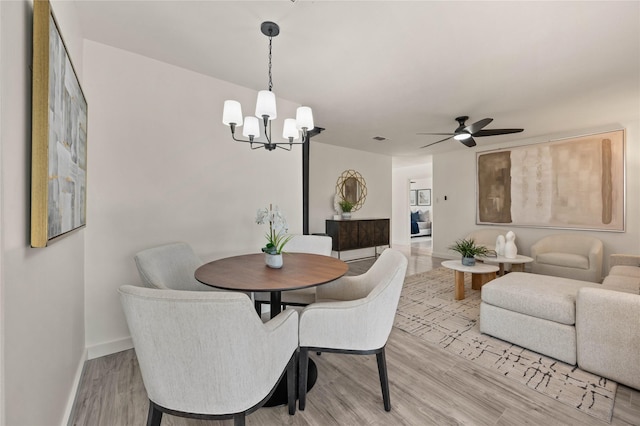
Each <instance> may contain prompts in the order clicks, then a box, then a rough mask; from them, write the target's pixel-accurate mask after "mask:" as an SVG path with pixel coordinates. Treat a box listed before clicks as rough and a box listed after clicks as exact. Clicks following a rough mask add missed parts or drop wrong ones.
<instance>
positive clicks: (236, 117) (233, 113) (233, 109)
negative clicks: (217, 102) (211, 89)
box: [222, 100, 242, 126]
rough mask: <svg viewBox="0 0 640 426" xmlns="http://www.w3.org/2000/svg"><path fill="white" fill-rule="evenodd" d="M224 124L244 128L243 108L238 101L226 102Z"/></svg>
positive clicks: (223, 115)
mask: <svg viewBox="0 0 640 426" xmlns="http://www.w3.org/2000/svg"><path fill="white" fill-rule="evenodd" d="M222 122H223V123H224V124H226V125H227V126H229V125H231V124H232V123H233V124H235V125H236V126H242V106H241V105H240V102H238V101H232V100H227V101H224V109H223V110H222Z"/></svg>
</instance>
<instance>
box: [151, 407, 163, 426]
mask: <svg viewBox="0 0 640 426" xmlns="http://www.w3.org/2000/svg"><path fill="white" fill-rule="evenodd" d="M161 421H162V411H160V410H158V409H157V408H156V407H155V405H154V404H153V402H151V401H149V414H148V415H147V426H160V422H161Z"/></svg>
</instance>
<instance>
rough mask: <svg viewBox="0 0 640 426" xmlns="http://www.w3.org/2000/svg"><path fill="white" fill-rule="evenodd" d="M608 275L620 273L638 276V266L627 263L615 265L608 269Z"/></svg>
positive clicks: (639, 268) (639, 269) (639, 272)
mask: <svg viewBox="0 0 640 426" xmlns="http://www.w3.org/2000/svg"><path fill="white" fill-rule="evenodd" d="M609 275H620V276H623V277H635V278H640V267H638V266H627V265H616V266H614V267H612V268H611V270H610V271H609Z"/></svg>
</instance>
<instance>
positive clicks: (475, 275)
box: [442, 260, 500, 300]
mask: <svg viewBox="0 0 640 426" xmlns="http://www.w3.org/2000/svg"><path fill="white" fill-rule="evenodd" d="M442 266H444V267H445V268H449V269H453V273H454V276H455V290H454V296H455V299H456V300H462V299H464V273H465V272H469V273H470V274H471V288H472V289H474V290H480V289H481V288H482V286H483V285H484V284H486V283H488V282H489V281H491V280H492V279H494V278H495V277H496V272H497V271H498V270H499V269H500V268H498V267H497V266H495V265H487V264H485V263H476V264H475V265H474V266H466V265H463V264H462V262H461V261H460V260H446V261H444V262H442Z"/></svg>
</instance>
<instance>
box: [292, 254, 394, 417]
mask: <svg viewBox="0 0 640 426" xmlns="http://www.w3.org/2000/svg"><path fill="white" fill-rule="evenodd" d="M406 272H407V258H406V257H405V256H404V255H403V254H402V253H400V252H399V251H397V250H394V249H391V248H389V249H386V250H385V251H384V252H383V253H382V255H380V257H379V258H378V260H376V262H375V263H374V264H373V265H372V266H371V268H370V269H369V270H368V271H367V272H365V273H364V274H362V275H358V276H349V277H342V278H339V279H337V280H336V281H334V282H332V283H329V284H325V285H322V286H319V287H318V288H317V291H316V302H315V303H312V304H310V305H309V306H307V307H306V308H304V310H303V311H302V312H301V313H300V324H299V340H300V352H299V361H298V397H299V398H300V401H299V408H300V410H304V407H305V403H306V392H307V365H308V362H309V351H312V352H337V353H347V354H360V355H369V354H374V353H375V354H376V358H377V361H378V373H379V376H380V386H381V388H382V398H383V401H384V409H385V410H386V411H390V410H391V400H390V396H389V379H388V375H387V363H386V359H385V351H384V348H385V345H386V344H387V339H388V338H389V334H390V333H391V327H392V326H393V320H394V318H395V315H396V309H397V306H398V301H399V299H400V292H401V291H402V285H403V283H404V278H405V274H406Z"/></svg>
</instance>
